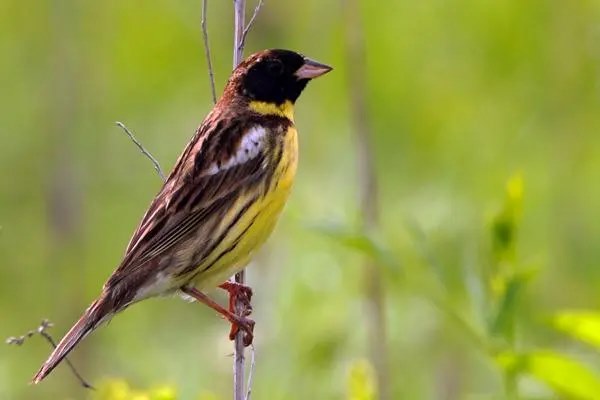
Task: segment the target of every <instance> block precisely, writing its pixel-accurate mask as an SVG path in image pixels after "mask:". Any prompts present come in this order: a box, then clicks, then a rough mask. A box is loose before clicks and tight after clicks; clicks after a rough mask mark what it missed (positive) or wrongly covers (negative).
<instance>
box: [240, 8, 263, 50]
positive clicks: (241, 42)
mask: <svg viewBox="0 0 600 400" xmlns="http://www.w3.org/2000/svg"><path fill="white" fill-rule="evenodd" d="M262 6H263V0H258V4H256V7H255V8H254V12H253V13H252V18H250V22H248V25H246V28H245V29H244V32H243V33H242V39H241V40H240V44H239V45H240V46H242V49H241V51H240V53H241V54H244V46H245V45H246V36H248V32H250V28H252V25H254V20H255V19H256V17H257V16H258V13H259V12H260V9H261V8H262Z"/></svg>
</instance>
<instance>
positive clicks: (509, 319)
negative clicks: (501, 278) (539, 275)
mask: <svg viewBox="0 0 600 400" xmlns="http://www.w3.org/2000/svg"><path fill="white" fill-rule="evenodd" d="M536 272H537V271H535V270H528V271H523V272H520V273H517V274H515V275H513V276H510V277H508V278H506V279H505V282H504V284H503V286H504V288H503V291H502V293H501V296H500V301H499V304H498V311H497V313H496V316H495V318H494V319H493V321H492V324H491V331H492V333H493V334H495V335H502V336H503V337H504V338H505V339H506V340H508V341H509V342H512V341H513V339H514V323H515V312H516V310H517V308H518V304H519V297H520V295H521V293H522V292H523V290H524V289H525V287H526V286H527V284H528V283H529V281H530V280H531V279H532V278H533V276H534V275H535V274H536Z"/></svg>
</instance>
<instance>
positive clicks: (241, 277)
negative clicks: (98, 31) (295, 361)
mask: <svg viewBox="0 0 600 400" xmlns="http://www.w3.org/2000/svg"><path fill="white" fill-rule="evenodd" d="M233 9H234V10H233V12H234V14H233V15H234V30H233V68H234V69H235V67H237V66H238V64H239V63H241V62H242V57H243V54H244V43H243V36H244V27H245V25H246V23H245V18H246V0H233ZM245 275H246V274H245V271H244V270H241V271H240V272H238V273H237V274H235V281H236V282H237V283H239V284H242V285H243V284H244V283H245ZM234 309H235V312H236V314H238V315H243V314H244V311H245V305H244V304H243V302H242V301H240V300H239V299H238V300H237V301H236V302H235V305H234ZM233 351H234V357H233V360H234V361H233V399H234V400H244V394H245V390H244V362H245V356H244V335H243V333H242V330H241V329H240V330H239V331H238V333H237V335H236V336H235V343H234V350H233Z"/></svg>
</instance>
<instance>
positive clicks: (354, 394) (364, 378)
mask: <svg viewBox="0 0 600 400" xmlns="http://www.w3.org/2000/svg"><path fill="white" fill-rule="evenodd" d="M348 394H349V396H348V399H349V400H374V399H376V398H377V389H376V387H375V381H374V377H373V367H372V366H371V364H370V363H369V362H368V361H366V360H359V361H356V362H355V363H354V364H352V365H351V366H350V372H349V374H348Z"/></svg>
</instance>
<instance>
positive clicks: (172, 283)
mask: <svg viewBox="0 0 600 400" xmlns="http://www.w3.org/2000/svg"><path fill="white" fill-rule="evenodd" d="M331 70H332V67H330V66H328V65H325V64H322V63H320V62H317V61H314V60H312V59H310V58H308V57H305V56H304V55H302V54H300V53H297V52H294V51H290V50H283V49H267V50H263V51H260V52H257V53H254V54H252V55H251V56H249V57H248V58H246V59H245V60H244V61H242V62H241V63H240V64H239V65H238V66H237V67H236V68H235V69H234V70H233V72H232V74H231V76H230V77H229V79H228V81H227V83H226V85H225V88H224V90H223V94H222V96H221V97H220V98H219V100H218V101H217V103H216V104H215V106H214V108H213V109H212V110H211V111H210V113H208V115H207V116H206V118H205V119H204V121H203V122H202V123H201V124H200V126H199V127H198V129H197V130H196V131H195V133H194V135H193V136H192V138H191V140H190V141H189V143H188V144H187V146H186V147H185V149H184V150H183V152H182V153H181V155H180V156H179V158H178V160H177V162H176V163H175V166H174V167H173V169H172V171H171V172H170V174H169V176H168V177H167V179H166V180H165V182H164V184H163V186H162V188H161V189H160V191H159V192H158V194H157V195H156V196H155V197H154V199H153V200H152V202H151V203H150V206H149V207H148V209H147V211H146V213H145V214H144V216H143V217H142V220H141V222H140V223H139V225H138V227H137V229H136V230H135V231H134V233H133V235H132V237H131V239H130V241H129V244H128V245H127V247H126V250H125V254H124V256H123V259H122V261H121V263H120V264H119V265H118V267H117V268H116V269H115V271H114V272H113V273H112V274H111V275H110V277H109V278H108V280H107V281H106V283H105V284H104V286H103V288H102V291H101V293H100V295H99V296H98V297H97V298H96V300H94V301H93V302H92V303H91V305H90V306H89V307H88V308H87V309H86V310H85V312H84V313H83V315H82V316H81V317H80V318H79V320H78V321H77V322H76V323H75V324H74V325H73V327H72V328H71V329H70V330H69V331H68V332H67V333H66V334H65V336H64V337H63V338H62V339H61V340H60V342H59V343H58V345H57V346H56V348H55V349H54V351H53V352H52V353H51V354H50V356H49V357H48V359H47V360H46V361H45V362H44V364H43V365H42V366H41V368H40V369H39V371H38V372H37V373H36V374H35V375H34V377H33V379H32V382H33V383H39V382H40V381H42V380H43V379H44V378H45V377H46V376H47V375H48V374H50V372H52V370H54V368H55V367H56V366H57V365H58V364H59V363H60V362H61V361H62V360H63V359H64V358H65V357H66V356H67V355H68V354H69V353H70V352H71V351H72V350H73V349H74V348H75V346H76V345H77V344H78V343H79V342H80V341H81V340H82V339H83V338H85V337H86V336H87V335H89V334H90V333H91V332H92V331H94V330H95V329H96V328H98V327H99V326H100V325H102V324H103V323H105V322H107V321H109V320H110V319H111V318H112V317H113V316H114V315H115V314H117V313H119V312H121V311H123V310H124V309H126V308H127V307H129V306H130V305H132V304H134V303H137V302H139V301H141V300H145V299H147V298H151V297H156V296H164V295H171V294H175V295H177V294H178V295H181V296H183V297H187V298H192V299H195V300H197V301H199V302H202V303H204V304H206V305H208V306H209V307H211V308H213V309H215V310H216V311H218V312H219V313H220V314H222V315H223V316H224V317H225V318H227V319H228V320H229V321H230V322H231V323H232V331H231V333H230V338H233V336H234V335H235V333H236V332H237V330H238V329H241V330H242V331H243V333H244V335H245V336H244V344H246V345H249V344H250V343H251V341H252V337H253V327H254V322H253V321H252V320H250V319H249V318H247V314H248V313H246V314H245V315H237V314H235V313H234V310H233V309H232V301H231V300H230V306H229V309H225V308H224V307H221V306H220V305H219V304H218V303H216V302H215V301H213V300H212V299H211V298H209V297H208V296H207V295H206V294H205V293H204V291H205V290H207V289H211V288H214V287H217V286H219V287H221V288H223V289H225V290H227V291H229V292H230V294H231V297H230V299H233V298H234V296H238V297H239V298H240V299H242V300H245V301H249V298H250V296H251V290H250V289H249V288H248V287H246V286H243V285H240V284H236V283H235V282H231V281H227V279H228V278H229V277H231V276H232V275H234V274H235V273H237V272H239V271H241V270H242V269H243V268H244V267H245V266H246V265H247V264H248V262H249V261H250V259H251V258H252V255H253V254H255V252H256V251H257V250H258V249H259V248H260V247H261V245H262V244H263V243H264V242H265V241H266V240H267V238H268V237H269V236H270V234H271V232H272V231H273V229H274V227H275V224H276V222H277V220H278V217H279V215H280V213H281V211H282V209H283V208H284V205H285V203H286V201H287V199H288V196H289V194H290V191H291V188H292V186H293V182H294V177H295V174H296V169H297V165H298V133H297V130H296V127H295V123H294V105H295V103H296V100H297V99H298V97H299V96H300V94H301V93H302V91H303V90H304V89H305V87H306V85H307V83H308V82H309V81H311V80H312V79H314V78H317V77H319V76H321V75H323V74H326V73H328V72H329V71H331Z"/></svg>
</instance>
